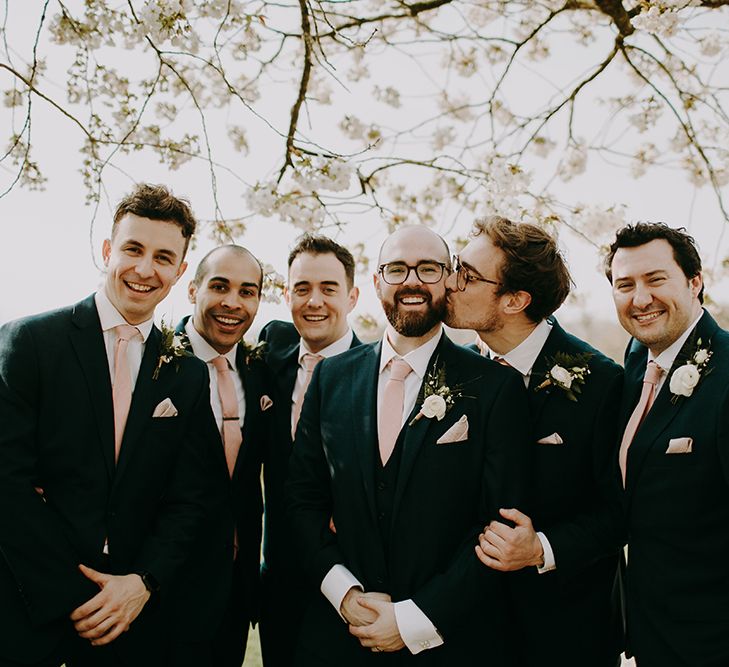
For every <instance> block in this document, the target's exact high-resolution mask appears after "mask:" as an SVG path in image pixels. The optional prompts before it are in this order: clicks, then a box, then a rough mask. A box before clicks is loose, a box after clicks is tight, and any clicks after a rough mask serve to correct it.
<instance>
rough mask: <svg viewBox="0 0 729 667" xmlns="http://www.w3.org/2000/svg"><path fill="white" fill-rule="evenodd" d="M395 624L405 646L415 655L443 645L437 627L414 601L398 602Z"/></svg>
mask: <svg viewBox="0 0 729 667" xmlns="http://www.w3.org/2000/svg"><path fill="white" fill-rule="evenodd" d="M393 606H394V607H395V622H396V623H397V629H398V631H399V632H400V637H402V640H403V642H404V643H405V646H407V647H408V650H409V651H410V653H412V654H413V655H416V654H417V653H420V652H421V651H425V650H426V649H429V648H435V647H436V646H440V645H441V644H442V643H443V638H442V637H441V636H440V634H438V630H437V629H436V627H435V626H434V625H433V624H432V623H431V622H430V619H429V618H428V617H427V616H426V615H425V614H424V613H423V612H422V611H421V610H420V608H419V607H418V605H416V604H415V603H414V602H413V601H412V600H403V601H402V602H396V603H395V604H394V605H393Z"/></svg>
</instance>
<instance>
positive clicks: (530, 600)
mask: <svg viewBox="0 0 729 667" xmlns="http://www.w3.org/2000/svg"><path fill="white" fill-rule="evenodd" d="M455 262H456V267H455V271H454V273H453V274H452V275H451V276H450V277H449V278H448V281H447V283H446V287H447V290H448V301H447V303H448V310H447V316H446V320H445V321H446V323H447V324H449V325H450V326H454V327H457V328H465V329H475V330H476V332H477V333H478V336H479V340H480V341H481V342H482V344H484V346H485V347H487V350H486V354H488V355H489V356H491V357H492V358H496V359H497V360H499V361H500V362H501V363H502V364H508V365H509V366H511V367H512V368H513V369H515V371H517V372H518V374H519V377H520V378H521V379H522V380H523V382H524V384H525V386H527V387H528V393H529V408H530V417H531V424H532V433H533V440H532V442H533V444H532V446H531V448H530V455H531V459H532V480H531V484H530V489H531V494H530V497H529V499H528V501H529V502H528V507H529V508H531V510H530V512H529V515H527V514H526V511H527V510H526V508H523V507H522V508H518V507H517V508H513V507H504V508H503V509H502V510H501V517H500V518H499V520H496V521H493V522H491V524H490V525H489V526H487V527H486V529H485V530H484V534H483V535H482V536H481V539H480V544H479V546H478V548H477V553H478V556H479V558H480V559H481V560H482V562H483V563H484V564H486V565H487V566H488V567H490V568H493V569H495V570H500V571H516V570H518V572H514V573H513V574H511V575H510V576H509V579H508V583H509V592H510V606H511V610H512V612H513V614H514V617H513V620H512V622H511V623H510V631H511V633H512V637H511V639H512V642H513V643H512V655H511V661H512V662H511V664H513V665H519V666H529V667H544V666H550V665H554V666H555V667H556V666H560V667H569V666H574V667H584V666H585V665H589V666H590V667H601V666H604V667H615V665H617V664H618V663H619V654H620V644H619V636H618V632H617V630H618V627H619V617H618V615H617V614H616V613H615V609H614V607H615V605H613V600H612V595H611V593H612V589H613V584H614V582H615V578H616V572H617V563H618V555H619V552H620V548H621V546H622V544H623V536H622V517H621V513H620V488H619V483H618V480H617V468H616V467H615V465H614V458H615V445H614V442H615V435H616V430H617V425H616V424H615V414H616V412H617V409H618V405H619V401H620V387H621V382H622V373H621V371H620V367H619V366H617V364H615V363H613V362H612V361H610V360H609V359H607V358H606V357H605V356H604V355H602V354H600V352H598V351H597V350H595V349H594V348H592V347H590V346H589V345H587V344H586V343H585V342H583V341H581V340H579V339H578V338H576V337H575V336H572V335H571V334H569V333H567V332H566V331H565V330H564V329H562V327H560V325H559V324H558V322H557V320H556V319H555V318H554V317H552V313H553V312H554V311H555V310H556V309H557V308H559V306H560V305H562V302H563V301H564V300H565V298H566V297H567V295H568V293H569V290H570V282H571V281H570V275H569V271H568V269H567V267H566V266H565V263H564V260H563V259H562V256H561V254H560V252H559V249H558V247H557V244H556V243H555V241H554V239H553V238H552V237H551V236H549V234H547V233H546V232H545V231H543V230H542V229H540V228H539V227H537V226H535V225H530V224H515V223H513V222H510V221H509V220H506V219H505V218H501V217H497V216H493V217H490V218H486V219H483V220H479V221H477V222H476V223H475V227H474V230H473V234H472V238H471V241H470V242H469V243H468V245H467V246H466V247H465V248H464V249H463V251H462V253H461V255H460V257H456V258H455ZM520 510H522V511H520ZM504 520H506V521H508V522H513V524H507V523H506V522H505V521H504Z"/></svg>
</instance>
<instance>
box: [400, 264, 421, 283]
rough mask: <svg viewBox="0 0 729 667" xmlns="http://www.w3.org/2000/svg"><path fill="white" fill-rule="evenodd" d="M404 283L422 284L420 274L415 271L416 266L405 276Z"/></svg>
mask: <svg viewBox="0 0 729 667" xmlns="http://www.w3.org/2000/svg"><path fill="white" fill-rule="evenodd" d="M402 284H403V285H421V284H422V282H421V280H420V278H418V274H417V273H416V271H415V268H410V269H408V275H407V276H405V280H404V281H403V283H402Z"/></svg>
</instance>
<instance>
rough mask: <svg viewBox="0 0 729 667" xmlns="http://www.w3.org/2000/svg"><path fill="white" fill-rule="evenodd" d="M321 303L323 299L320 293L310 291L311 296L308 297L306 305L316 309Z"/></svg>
mask: <svg viewBox="0 0 729 667" xmlns="http://www.w3.org/2000/svg"><path fill="white" fill-rule="evenodd" d="M323 303H324V299H323V298H322V293H321V292H320V291H319V290H312V292H311V295H310V296H309V300H308V301H307V302H306V304H307V305H308V306H311V307H313V308H318V307H319V306H321V305H322V304H323Z"/></svg>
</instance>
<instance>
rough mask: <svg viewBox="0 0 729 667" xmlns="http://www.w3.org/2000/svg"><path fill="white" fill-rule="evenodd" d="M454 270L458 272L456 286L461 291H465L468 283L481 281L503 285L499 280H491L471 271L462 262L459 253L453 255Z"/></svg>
mask: <svg viewBox="0 0 729 667" xmlns="http://www.w3.org/2000/svg"><path fill="white" fill-rule="evenodd" d="M453 271H455V273H456V288H457V289H458V291H459V292H465V291H466V287H468V283H475V282H481V283H489V284H490V285H501V283H500V282H498V281H497V280H490V279H489V278H484V277H483V276H478V275H474V274H473V273H471V272H470V271H469V270H468V269H467V268H466V267H465V266H463V264H461V258H460V257H459V256H458V255H453Z"/></svg>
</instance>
